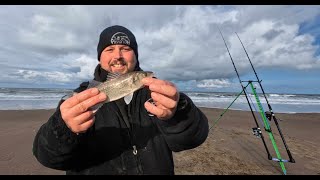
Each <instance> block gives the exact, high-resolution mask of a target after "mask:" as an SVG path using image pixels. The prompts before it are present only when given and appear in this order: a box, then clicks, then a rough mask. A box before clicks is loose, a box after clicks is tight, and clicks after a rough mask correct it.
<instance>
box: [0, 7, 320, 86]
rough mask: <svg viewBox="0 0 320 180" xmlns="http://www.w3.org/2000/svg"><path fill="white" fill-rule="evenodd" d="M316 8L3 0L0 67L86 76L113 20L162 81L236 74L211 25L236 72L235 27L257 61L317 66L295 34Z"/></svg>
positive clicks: (38, 76)
mask: <svg viewBox="0 0 320 180" xmlns="http://www.w3.org/2000/svg"><path fill="white" fill-rule="evenodd" d="M319 10H320V6H123V5H122V6H4V7H0V17H1V21H0V25H1V26H0V34H1V40H2V42H3V43H2V44H1V45H0V61H1V63H0V64H6V63H8V65H7V66H2V67H0V70H1V72H6V73H9V72H11V74H10V75H11V76H12V77H11V79H12V81H15V79H14V78H13V77H15V78H17V79H18V75H19V78H22V79H23V78H24V80H25V81H27V80H30V79H28V78H26V76H21V73H20V74H14V72H18V70H19V69H20V70H28V71H23V72H24V73H30V74H29V75H32V73H31V72H33V78H34V79H33V80H37V81H38V82H41V81H50V82H52V83H55V82H56V83H61V82H59V80H58V79H57V77H64V76H65V77H69V79H70V83H71V82H72V81H81V80H85V79H89V78H90V77H92V74H93V69H94V67H95V65H96V64H97V63H98V62H97V60H96V46H97V42H98V37H99V33H100V32H101V31H102V30H103V29H104V28H105V27H107V26H109V25H113V24H119V25H124V26H126V27H128V28H129V29H130V30H132V31H133V32H134V34H135V35H136V38H137V41H138V44H139V60H140V64H141V67H142V68H143V69H144V70H152V71H154V72H155V73H156V74H157V75H158V77H159V78H164V79H168V80H177V81H179V80H183V81H192V80H202V79H221V78H234V77H235V73H234V69H233V67H232V64H231V61H230V58H229V55H228V54H227V51H226V49H225V46H224V43H223V41H222V39H221V37H220V35H219V32H218V29H217V26H219V27H221V29H222V31H223V34H224V36H225V39H226V41H227V44H228V46H229V48H230V51H231V53H232V56H233V57H234V59H235V61H236V62H237V66H238V68H239V72H240V73H244V72H245V71H246V70H247V69H248V68H250V65H249V64H248V62H247V59H246V55H245V54H244V52H243V49H242V47H241V45H240V43H239V41H238V39H237V38H236V36H235V34H234V32H235V31H236V32H238V33H239V35H240V37H241V38H242V41H243V42H244V44H245V46H246V47H248V53H249V55H250V56H251V59H252V61H253V63H254V64H255V65H256V66H257V67H272V66H282V67H285V68H293V69H295V68H296V69H308V68H319V67H320V65H319V58H318V59H317V57H314V56H313V54H314V53H315V52H316V50H317V47H316V46H314V45H312V42H313V41H314V39H313V36H311V35H308V34H299V32H298V31H299V24H300V23H302V22H307V21H309V20H312V19H313V18H314V17H317V15H318V14H319ZM9 63H10V64H9ZM12 73H13V74H12ZM42 75H43V76H42ZM2 76H4V75H2ZM5 77H6V78H7V79H8V78H10V76H8V74H6V76H5ZM65 79H68V78H65ZM16 81H18V80H16ZM21 81H22V80H21ZM1 82H2V81H0V83H1ZM30 82H32V81H30ZM65 83H67V82H65Z"/></svg>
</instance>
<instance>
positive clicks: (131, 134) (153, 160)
mask: <svg viewBox="0 0 320 180" xmlns="http://www.w3.org/2000/svg"><path fill="white" fill-rule="evenodd" d="M86 85H87V84H86V83H82V86H80V88H78V89H77V90H76V91H82V90H84V89H86ZM149 98H150V91H149V89H147V88H143V89H140V90H138V91H136V92H135V93H134V96H133V98H132V101H131V102H130V104H129V105H126V104H125V103H124V101H123V98H122V99H120V100H117V101H113V102H110V103H106V104H104V105H103V106H102V107H101V108H100V109H99V110H98V111H97V113H96V117H95V123H94V125H93V126H92V127H91V128H90V129H89V130H88V131H87V132H86V133H83V134H79V135H76V134H75V133H73V132H72V131H70V130H69V129H68V127H67V126H66V124H65V123H64V121H63V120H62V118H61V113H60V110H59V106H60V104H61V103H62V102H63V100H61V101H60V103H59V106H58V107H57V109H56V112H55V113H54V114H53V115H52V116H51V117H50V119H49V120H48V121H47V122H46V123H45V124H43V125H42V126H41V127H40V129H39V131H38V132H37V134H36V136H35V139H34V144H33V153H34V156H35V157H36V158H37V160H38V161H39V162H40V163H41V164H43V165H44V166H46V167H49V168H53V169H58V170H65V171H66V173H67V174H174V162H173V156H172V151H174V152H178V151H182V150H187V149H192V148H195V147H197V146H199V145H200V144H202V143H203V142H204V141H205V140H206V138H207V136H208V120H207V118H206V116H205V115H204V114H203V113H202V112H201V111H200V110H199V109H198V108H197V107H196V106H195V105H194V104H193V102H192V101H191V99H190V98H189V97H188V96H186V95H185V94H184V93H181V92H180V100H179V104H178V109H177V111H176V113H175V115H174V117H173V118H171V119H169V120H167V121H162V120H159V119H157V118H156V117H155V116H150V115H149V114H148V112H147V111H146V109H145V108H144V102H145V101H147V100H148V99H149ZM135 150H136V151H135Z"/></svg>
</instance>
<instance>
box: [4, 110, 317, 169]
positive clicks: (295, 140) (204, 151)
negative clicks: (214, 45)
mask: <svg viewBox="0 0 320 180" xmlns="http://www.w3.org/2000/svg"><path fill="white" fill-rule="evenodd" d="M201 110H202V111H203V112H204V113H205V114H206V115H207V117H208V119H209V124H210V127H212V124H213V123H214V122H215V120H216V119H218V117H219V116H220V114H221V113H222V112H223V109H212V108H201ZM52 113H53V110H1V111H0V123H1V126H0V142H1V143H0V174H1V175H5V174H8V175H63V174H65V172H63V171H58V170H53V169H49V168H46V167H44V166H42V165H41V164H40V163H39V162H38V161H37V160H36V159H35V157H34V156H33V155H32V143H33V138H34V136H35V134H36V132H37V130H38V129H39V127H40V126H41V125H42V124H43V123H44V122H46V121H47V119H48V118H49V117H50V115H51V114H52ZM276 117H277V119H278V123H279V126H280V128H281V131H282V134H283V136H284V138H285V141H286V143H287V146H288V148H289V150H290V152H291V154H292V156H293V159H294V160H295V161H296V162H295V163H290V162H287V163H284V164H285V167H286V170H287V174H288V175H320V161H319V159H320V144H319V142H320V136H319V135H320V113H319V114H318V113H306V114H304V113H301V114H300V113H298V114H282V113H281V114H280V113H276ZM257 121H258V123H259V126H261V123H260V121H259V119H257ZM270 124H271V128H272V130H273V134H274V136H275V139H276V143H277V145H278V147H279V151H280V154H281V156H282V158H283V159H288V156H287V153H286V150H285V147H284V145H283V143H282V140H281V138H280V136H279V132H278V131H277V127H276V126H275V123H274V121H271V122H270ZM253 127H256V125H255V121H254V119H253V117H252V115H251V113H250V112H245V111H236V110H229V111H227V112H226V113H225V114H224V115H223V116H222V118H221V119H220V120H219V121H218V123H217V124H215V126H214V127H212V128H211V130H210V134H209V137H208V138H207V140H206V141H205V142H204V143H203V144H202V145H201V146H199V147H198V148H195V149H191V150H187V151H183V152H178V153H174V159H175V165H176V174H177V175H234V174H237V175H238V174H240V175H245V174H249V175H255V174H259V175H260V174H262V175H281V174H282V170H281V167H280V165H279V163H278V162H275V161H272V160H268V157H267V153H266V150H265V147H264V146H263V143H262V140H261V138H258V137H256V136H255V135H253V133H252V128H253ZM262 134H263V136H264V139H265V141H266V144H267V146H268V149H269V151H270V154H271V155H272V156H273V157H276V154H275V151H274V149H273V147H272V144H271V141H270V138H269V136H268V134H267V132H266V131H264V130H263V128H262Z"/></svg>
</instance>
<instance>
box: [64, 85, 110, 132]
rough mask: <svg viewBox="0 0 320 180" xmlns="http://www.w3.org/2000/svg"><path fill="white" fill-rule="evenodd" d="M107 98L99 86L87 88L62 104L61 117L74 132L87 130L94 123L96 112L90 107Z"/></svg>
mask: <svg viewBox="0 0 320 180" xmlns="http://www.w3.org/2000/svg"><path fill="white" fill-rule="evenodd" d="M106 99H107V96H106V95H105V94H104V93H99V90H98V89H97V88H91V89H87V90H85V91H83V92H81V93H79V94H76V95H74V96H72V97H71V98H69V99H67V100H65V101H64V102H63V103H62V104H61V106H60V111H61V117H62V119H63V121H64V122H65V123H66V125H67V126H68V127H69V129H70V130H71V131H72V132H74V133H81V132H85V131H86V130H87V129H88V128H89V127H91V126H92V125H93V123H94V113H93V111H90V110H88V109H89V108H90V107H92V106H94V105H96V104H98V103H100V102H103V101H105V100H106Z"/></svg>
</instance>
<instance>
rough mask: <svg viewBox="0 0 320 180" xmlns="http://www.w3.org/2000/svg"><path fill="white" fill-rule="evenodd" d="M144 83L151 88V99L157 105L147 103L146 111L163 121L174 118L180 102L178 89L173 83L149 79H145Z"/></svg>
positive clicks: (145, 104)
mask: <svg viewBox="0 0 320 180" xmlns="http://www.w3.org/2000/svg"><path fill="white" fill-rule="evenodd" d="M142 83H143V84H144V85H145V86H149V89H150V91H151V98H152V99H153V101H154V103H155V104H154V105H153V104H152V103H150V102H148V101H147V102H145V103H144V107H145V108H146V110H147V111H148V112H150V113H151V114H153V115H155V116H157V118H158V119H161V120H168V119H170V118H171V117H173V115H174V113H175V111H176V109H177V105H178V101H179V91H178V90H177V87H176V86H175V85H174V84H173V83H172V82H169V81H165V80H161V79H155V78H149V77H147V78H143V79H142Z"/></svg>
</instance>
